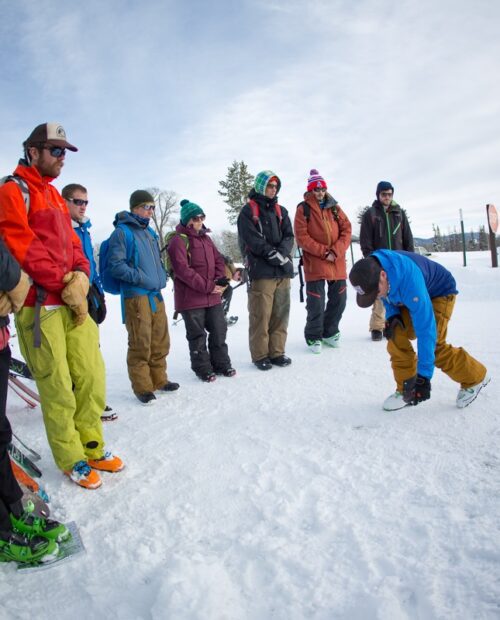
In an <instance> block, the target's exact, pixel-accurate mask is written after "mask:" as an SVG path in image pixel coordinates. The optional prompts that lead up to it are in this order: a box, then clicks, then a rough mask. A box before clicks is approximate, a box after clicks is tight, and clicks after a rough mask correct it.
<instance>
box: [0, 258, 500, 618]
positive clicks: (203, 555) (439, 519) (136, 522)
mask: <svg viewBox="0 0 500 620" xmlns="http://www.w3.org/2000/svg"><path fill="white" fill-rule="evenodd" d="M433 258H434V259H436V260H438V261H439V262H442V264H444V265H445V266H446V267H449V268H450V269H451V270H452V272H453V273H454V275H455V277H456V279H457V282H458V288H459V290H460V295H459V297H458V301H457V304H456V306H455V313H454V316H453V318H452V321H451V323H450V328H449V341H450V342H452V343H454V344H456V345H461V346H464V347H465V348H466V349H467V350H468V351H469V352H470V353H471V354H473V355H474V356H476V357H477V358H478V359H480V360H481V361H482V362H483V363H485V364H486V366H487V367H488V369H489V372H490V374H491V375H492V377H493V380H492V382H491V383H490V385H489V386H488V387H487V388H486V389H485V390H484V392H483V393H482V394H481V395H480V396H479V397H478V399H477V400H476V401H475V402H474V403H473V404H472V405H471V406H470V407H468V408H467V409H465V410H458V409H457V408H456V407H455V397H456V393H457V390H458V388H457V386H456V385H455V384H453V383H452V382H451V381H450V380H449V379H448V378H447V377H446V376H444V375H443V374H442V373H440V372H439V371H436V374H435V376H434V379H433V383H432V388H433V389H432V399H431V400H430V401H427V402H426V403H423V404H421V405H419V406H418V407H415V408H410V409H405V410H403V411H400V412H395V413H392V414H391V413H386V412H384V411H383V410H382V408H381V404H382V401H383V400H384V398H385V397H386V396H388V394H389V393H391V391H393V390H394V384H393V380H392V375H391V370H390V366H389V360H388V356H387V353H386V350H385V345H384V343H383V342H382V343H372V342H371V341H370V340H369V334H368V327H367V326H368V318H369V311H368V310H361V309H359V308H358V307H357V306H356V303H355V297H354V293H353V291H352V289H350V290H349V301H348V307H347V309H346V312H345V315H344V319H343V322H342V325H341V332H342V346H341V348H339V349H338V350H325V351H323V353H322V354H321V355H320V356H313V355H312V354H311V353H310V352H309V351H307V350H306V348H305V345H304V342H303V336H302V333H303V325H304V318H305V308H304V305H302V304H300V303H299V300H298V287H299V282H298V278H296V279H295V280H294V282H293V290H292V313H291V320H290V328H289V337H288V347H287V353H288V354H289V355H290V356H291V357H292V358H293V364H292V366H291V367H289V368H285V369H281V368H273V369H272V370H271V371H269V372H266V373H263V372H261V371H259V370H257V369H256V368H255V367H254V366H253V365H252V364H251V363H250V358H249V353H248V346H247V328H248V320H247V313H246V292H245V290H244V287H241V288H240V289H238V290H237V291H235V294H234V297H233V305H232V307H231V314H238V315H239V317H240V319H239V322H238V323H237V324H236V325H235V326H233V327H231V328H230V329H229V333H228V343H229V348H230V354H231V357H232V361H233V364H234V366H235V368H237V370H238V374H237V376H236V377H234V378H231V379H227V378H218V379H217V381H216V382H215V383H214V384H203V383H201V382H200V381H199V380H198V379H196V378H195V376H194V374H193V373H192V372H191V370H190V368H189V358H188V351H187V343H186V341H185V334H184V325H183V323H182V322H181V323H179V324H178V325H175V326H172V327H171V339H172V348H171V353H170V355H169V358H168V363H169V371H170V378H171V379H172V380H175V381H178V382H180V383H181V389H180V390H179V391H178V392H176V393H172V394H165V395H164V396H162V397H160V398H159V399H158V401H157V402H156V403H155V404H154V405H152V406H148V407H144V406H142V405H140V404H139V402H138V401H137V400H136V399H135V398H134V396H133V395H132V393H131V391H130V387H129V382H128V377H127V372H126V365H125V355H126V332H125V328H124V327H123V326H122V325H121V323H120V318H119V303H118V300H117V299H110V300H109V308H110V310H109V317H108V319H107V322H106V323H105V324H104V327H103V328H102V330H101V334H102V349H103V353H104V356H105V359H106V363H107V369H108V402H109V403H110V404H111V405H112V406H113V408H114V409H115V410H117V411H118V412H119V414H120V417H119V420H117V421H116V422H112V423H108V424H107V425H106V427H105V431H106V437H107V442H108V446H109V447H110V448H111V449H112V450H114V451H115V452H116V453H117V454H119V455H120V456H121V457H122V458H123V459H124V460H125V463H126V469H125V470H124V471H123V472H122V473H121V474H116V475H111V474H103V477H104V484H103V486H102V487H101V488H100V489H99V490H97V491H85V490H83V489H80V488H78V487H77V486H75V485H74V484H72V483H70V482H69V480H68V479H67V478H65V477H64V476H63V475H62V474H61V473H60V472H59V471H58V470H57V469H56V468H55V466H54V463H53V461H52V458H51V455H50V452H49V449H48V446H47V443H46V439H45V434H44V429H43V424H42V419H41V415H40V412H39V411H38V410H35V411H28V410H27V409H25V408H24V407H23V404H22V402H21V401H19V400H18V399H17V397H16V396H15V395H12V394H11V395H10V397H9V412H10V419H11V421H12V424H13V427H14V429H15V431H16V432H17V433H18V434H19V435H20V436H21V437H22V438H24V440H25V441H26V442H28V443H30V444H31V445H32V446H33V447H34V448H35V449H36V450H38V451H39V452H40V453H41V454H42V455H43V460H42V461H41V464H42V467H43V471H44V477H43V480H44V482H45V484H46V488H47V490H48V491H49V493H50V495H51V499H52V502H51V506H52V510H53V514H54V515H55V516H56V517H58V518H60V519H61V520H65V521H71V520H75V521H76V522H77V523H78V525H79V527H80V532H81V535H82V538H83V541H84V544H85V547H86V550H87V553H86V554H85V555H82V556H79V557H78V558H75V559H74V560H73V561H71V562H69V563H62V564H60V565H55V566H53V567H52V568H50V569H49V570H46V571H42V572H37V573H31V574H21V573H17V572H16V570H15V567H14V566H12V565H2V566H0V600H1V609H0V617H1V618H2V619H3V618H5V619H9V620H13V619H16V618H22V619H24V618H30V619H31V618H42V619H45V618H52V619H59V618H64V619H66V618H72V619H73V620H79V619H80V618H103V617H107V618H119V619H139V618H140V619H149V618H154V619H174V620H178V619H186V620H187V619H189V620H195V619H196V620H198V619H199V620H208V619H214V620H225V619H227V620H240V619H241V620H267V619H271V618H272V619H279V620H292V619H301V618H314V619H322V620H339V619H345V620H367V619H383V620H386V619H390V620H393V619H407V618H408V619H417V618H418V619H424V620H429V619H434V618H439V619H441V618H442V619H445V618H446V619H450V618H453V619H462V620H464V619H467V620H469V619H473V618H474V619H475V618H480V619H493V618H499V617H500V532H499V530H500V527H499V526H500V487H499V480H500V453H499V440H500V428H499V420H500V417H499V413H498V412H499V405H498V403H499V401H500V380H499V377H500V361H499V360H500V358H499V355H498V349H499V345H500V337H499V324H498V323H499V318H500V312H499V311H500V269H492V268H491V266H490V265H491V262H490V255H489V253H487V252H482V253H471V254H468V256H467V259H468V266H467V268H463V267H462V255H461V254H459V253H457V254H439V255H434V256H433ZM167 299H168V307H169V316H170V317H171V316H172V311H173V310H172V295H171V292H170V285H169V286H168V291H167ZM14 342H15V341H14Z"/></svg>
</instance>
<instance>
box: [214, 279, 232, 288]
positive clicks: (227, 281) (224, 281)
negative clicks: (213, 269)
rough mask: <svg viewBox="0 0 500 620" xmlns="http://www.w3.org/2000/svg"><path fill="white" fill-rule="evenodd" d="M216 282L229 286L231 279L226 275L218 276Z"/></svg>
mask: <svg viewBox="0 0 500 620" xmlns="http://www.w3.org/2000/svg"><path fill="white" fill-rule="evenodd" d="M215 284H217V286H227V285H228V284H229V279H228V278H226V277H224V278H217V280H215Z"/></svg>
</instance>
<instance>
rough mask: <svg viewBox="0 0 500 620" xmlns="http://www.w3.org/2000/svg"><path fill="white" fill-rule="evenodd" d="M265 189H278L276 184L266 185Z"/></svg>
mask: <svg viewBox="0 0 500 620" xmlns="http://www.w3.org/2000/svg"><path fill="white" fill-rule="evenodd" d="M267 187H270V188H271V189H278V184H277V183H268V184H267Z"/></svg>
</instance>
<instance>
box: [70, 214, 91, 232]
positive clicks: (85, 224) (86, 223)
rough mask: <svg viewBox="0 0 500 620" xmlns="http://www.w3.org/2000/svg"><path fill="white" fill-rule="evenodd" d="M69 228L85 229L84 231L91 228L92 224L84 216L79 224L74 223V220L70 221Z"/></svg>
mask: <svg viewBox="0 0 500 620" xmlns="http://www.w3.org/2000/svg"><path fill="white" fill-rule="evenodd" d="M71 226H73V228H85V230H88V229H89V228H91V227H92V223H91V221H90V218H89V217H87V216H86V215H85V216H84V217H83V220H82V221H81V222H75V220H73V219H72V220H71Z"/></svg>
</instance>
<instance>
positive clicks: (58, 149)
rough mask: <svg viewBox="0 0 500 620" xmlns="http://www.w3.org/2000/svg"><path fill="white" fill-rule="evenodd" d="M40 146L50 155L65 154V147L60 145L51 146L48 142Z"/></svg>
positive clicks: (61, 155)
mask: <svg viewBox="0 0 500 620" xmlns="http://www.w3.org/2000/svg"><path fill="white" fill-rule="evenodd" d="M42 148H43V149H45V150H46V151H48V152H49V153H50V154H51V155H52V157H63V156H64V155H66V149H65V148H63V147H62V146H51V145H50V144H49V145H47V146H43V147H42Z"/></svg>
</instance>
